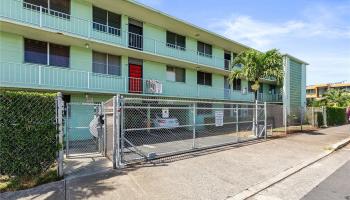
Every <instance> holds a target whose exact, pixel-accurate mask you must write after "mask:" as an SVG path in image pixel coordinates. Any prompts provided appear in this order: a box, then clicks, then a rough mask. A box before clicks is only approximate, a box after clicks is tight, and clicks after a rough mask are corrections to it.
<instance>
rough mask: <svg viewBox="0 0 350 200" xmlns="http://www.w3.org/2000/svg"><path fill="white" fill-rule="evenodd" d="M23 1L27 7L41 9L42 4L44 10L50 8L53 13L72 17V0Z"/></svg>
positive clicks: (46, 10)
mask: <svg viewBox="0 0 350 200" xmlns="http://www.w3.org/2000/svg"><path fill="white" fill-rule="evenodd" d="M23 2H24V3H23V6H24V7H25V8H29V9H33V10H37V11H40V6H41V7H42V8H44V9H43V12H46V13H47V12H48V10H50V14H52V15H55V16H58V17H63V18H67V19H69V18H70V16H69V15H70V0H24V1H23Z"/></svg>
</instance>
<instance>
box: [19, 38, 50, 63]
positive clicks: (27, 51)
mask: <svg viewBox="0 0 350 200" xmlns="http://www.w3.org/2000/svg"><path fill="white" fill-rule="evenodd" d="M24 62H28V63H36V64H43V65H47V43H46V42H41V41H37V40H31V39H24Z"/></svg>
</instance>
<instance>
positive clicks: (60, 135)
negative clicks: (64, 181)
mask: <svg viewBox="0 0 350 200" xmlns="http://www.w3.org/2000/svg"><path fill="white" fill-rule="evenodd" d="M63 105H64V104H63V99H62V93H61V92H59V93H57V101H56V110H57V113H56V121H57V128H58V143H59V150H58V158H57V163H58V168H57V173H58V176H59V177H63Z"/></svg>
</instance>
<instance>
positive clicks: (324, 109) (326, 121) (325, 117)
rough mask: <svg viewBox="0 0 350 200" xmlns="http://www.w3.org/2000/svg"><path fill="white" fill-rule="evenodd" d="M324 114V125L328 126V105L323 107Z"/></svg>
mask: <svg viewBox="0 0 350 200" xmlns="http://www.w3.org/2000/svg"><path fill="white" fill-rule="evenodd" d="M322 114H323V125H324V127H328V120H327V107H325V106H323V107H322Z"/></svg>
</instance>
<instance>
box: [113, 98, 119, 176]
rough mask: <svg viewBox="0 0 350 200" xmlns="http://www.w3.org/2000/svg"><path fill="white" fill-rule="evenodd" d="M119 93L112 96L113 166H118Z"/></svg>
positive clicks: (115, 167)
mask: <svg viewBox="0 0 350 200" xmlns="http://www.w3.org/2000/svg"><path fill="white" fill-rule="evenodd" d="M119 103H120V95H119V94H118V95H117V96H114V97H113V159H112V162H113V168H114V169H117V168H119V167H120V165H119V163H120V104H119Z"/></svg>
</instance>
